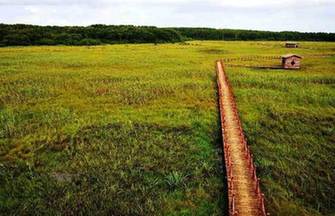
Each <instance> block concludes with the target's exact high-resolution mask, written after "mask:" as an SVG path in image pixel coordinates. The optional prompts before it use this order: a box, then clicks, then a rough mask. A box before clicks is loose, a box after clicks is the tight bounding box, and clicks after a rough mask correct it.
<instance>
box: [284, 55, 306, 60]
mask: <svg viewBox="0 0 335 216" xmlns="http://www.w3.org/2000/svg"><path fill="white" fill-rule="evenodd" d="M281 57H282V58H284V59H287V58H291V57H297V58H302V57H301V56H300V55H297V54H286V55H282V56H281Z"/></svg>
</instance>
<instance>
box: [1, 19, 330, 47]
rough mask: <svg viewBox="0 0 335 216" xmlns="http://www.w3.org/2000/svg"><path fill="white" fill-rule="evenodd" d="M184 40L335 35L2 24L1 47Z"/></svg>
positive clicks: (324, 38)
mask: <svg viewBox="0 0 335 216" xmlns="http://www.w3.org/2000/svg"><path fill="white" fill-rule="evenodd" d="M185 40H282V41H283V40H297V41H301V40H304V41H335V33H322V32H320V33H301V32H270V31H254V30H231V29H213V28H157V27H154V26H133V25H91V26H87V27H82V26H63V27H60V26H36V25H24V24H15V25H7V24H0V46H16V45H21V46H26V45H99V44H119V43H171V42H172V43H174V42H181V41H185Z"/></svg>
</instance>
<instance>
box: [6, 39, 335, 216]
mask: <svg viewBox="0 0 335 216" xmlns="http://www.w3.org/2000/svg"><path fill="white" fill-rule="evenodd" d="M292 51H294V52H296V53H298V54H301V55H303V57H304V59H303V68H302V69H301V70H299V71H284V70H270V69H264V70H263V69H254V68H248V67H227V73H228V75H229V78H230V80H231V82H232V85H233V87H234V91H235V94H236V98H237V103H238V108H239V111H240V114H241V118H242V122H243V126H244V129H245V133H246V135H247V137H248V141H249V144H250V145H251V147H252V150H253V152H254V155H255V160H256V164H257V166H258V167H259V177H260V178H261V179H262V188H263V191H264V192H265V195H266V200H267V207H268V209H269V210H270V212H271V214H272V215H334V214H335V204H334V203H335V189H334V188H335V185H334V182H335V145H334V144H335V129H334V122H335V89H334V88H335V43H308V42H305V43H301V48H299V49H294V50H287V49H285V48H283V47H282V43H281V42H200V41H193V42H187V43H182V44H165V45H152V44H145V45H110V46H96V47H63V46H50V47H11V48H0V126H1V127H0V214H6V215H18V214H20V215H22V214H25V215H32V214H36V213H38V214H41V215H42V214H44V215H45V214H47V215H55V214H57V215H60V214H66V215H78V214H84V215H89V214H95V215H97V214H100V215H107V214H109V215H222V214H226V190H225V180H224V173H223V172H222V166H223V164H222V160H221V152H220V151H221V150H220V145H221V144H220V142H221V141H220V128H219V118H218V109H217V94H216V77H215V71H214V60H216V59H218V58H236V57H238V58H240V57H253V58H255V57H257V56H273V55H275V56H277V55H281V54H286V53H288V52H292ZM234 63H236V64H238V65H246V66H248V65H259V66H261V65H275V64H278V63H280V60H274V59H273V60H263V59H262V58H255V60H254V61H252V60H234V61H233V62H230V64H234Z"/></svg>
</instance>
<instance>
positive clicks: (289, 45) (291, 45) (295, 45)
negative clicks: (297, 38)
mask: <svg viewBox="0 0 335 216" xmlns="http://www.w3.org/2000/svg"><path fill="white" fill-rule="evenodd" d="M285 46H286V48H297V47H298V45H297V44H286V45H285Z"/></svg>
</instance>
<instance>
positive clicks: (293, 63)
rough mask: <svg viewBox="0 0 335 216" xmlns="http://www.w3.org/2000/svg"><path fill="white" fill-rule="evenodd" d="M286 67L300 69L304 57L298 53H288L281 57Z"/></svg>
mask: <svg viewBox="0 0 335 216" xmlns="http://www.w3.org/2000/svg"><path fill="white" fill-rule="evenodd" d="M281 59H282V66H283V68H284V69H299V68H300V64H301V59H302V57H301V56H299V55H296V54H287V55H283V56H282V57H281Z"/></svg>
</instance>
